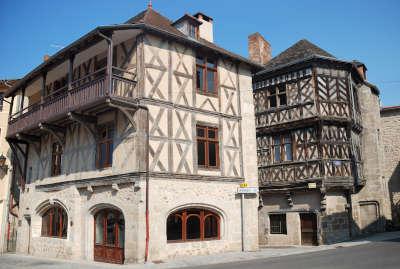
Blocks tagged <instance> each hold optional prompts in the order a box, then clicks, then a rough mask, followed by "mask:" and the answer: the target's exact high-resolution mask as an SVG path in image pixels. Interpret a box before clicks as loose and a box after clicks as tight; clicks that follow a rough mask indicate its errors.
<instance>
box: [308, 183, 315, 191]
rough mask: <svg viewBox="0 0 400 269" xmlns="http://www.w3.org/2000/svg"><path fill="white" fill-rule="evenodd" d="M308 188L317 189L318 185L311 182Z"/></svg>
mask: <svg viewBox="0 0 400 269" xmlns="http://www.w3.org/2000/svg"><path fill="white" fill-rule="evenodd" d="M308 188H309V189H316V188H317V183H315V182H309V183H308Z"/></svg>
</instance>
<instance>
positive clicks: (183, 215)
mask: <svg viewBox="0 0 400 269" xmlns="http://www.w3.org/2000/svg"><path fill="white" fill-rule="evenodd" d="M196 212H197V213H196ZM193 216H194V217H197V218H199V220H200V237H199V238H195V239H188V238H187V220H188V219H189V218H190V217H193ZM170 217H177V218H180V219H181V223H182V230H181V239H177V240H168V236H167V243H177V242H188V241H205V240H220V239H221V218H220V216H219V215H218V214H216V213H214V212H212V211H209V210H205V209H198V208H186V209H183V210H180V211H177V212H175V213H172V214H170V215H169V216H168V218H170ZM208 217H214V218H216V220H217V236H215V237H205V221H206V219H207V218H208ZM167 222H168V219H167ZM167 234H168V227H167Z"/></svg>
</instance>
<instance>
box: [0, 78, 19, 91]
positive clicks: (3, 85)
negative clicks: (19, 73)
mask: <svg viewBox="0 0 400 269" xmlns="http://www.w3.org/2000/svg"><path fill="white" fill-rule="evenodd" d="M17 82H18V79H0V91H4V90H8V89H10V88H11V87H12V86H14V84H15V83H17Z"/></svg>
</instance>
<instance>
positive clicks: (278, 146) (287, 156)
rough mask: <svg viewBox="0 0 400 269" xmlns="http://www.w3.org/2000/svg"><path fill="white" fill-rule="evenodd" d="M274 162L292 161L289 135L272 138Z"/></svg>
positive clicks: (291, 146)
mask: <svg viewBox="0 0 400 269" xmlns="http://www.w3.org/2000/svg"><path fill="white" fill-rule="evenodd" d="M273 150H274V162H275V163H279V162H284V161H293V145H292V137H291V135H290V134H281V135H277V136H274V137H273Z"/></svg>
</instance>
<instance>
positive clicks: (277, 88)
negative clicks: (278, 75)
mask: <svg viewBox="0 0 400 269" xmlns="http://www.w3.org/2000/svg"><path fill="white" fill-rule="evenodd" d="M282 89H284V91H282ZM272 92H273V93H272ZM283 96H284V97H285V100H286V102H285V104H281V98H282V97H283ZM271 99H273V100H274V101H275V104H276V106H271V102H270V100H271ZM286 106H288V99H287V88H286V84H285V83H280V84H276V85H273V86H271V87H269V88H267V107H268V109H278V108H281V107H286Z"/></svg>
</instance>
